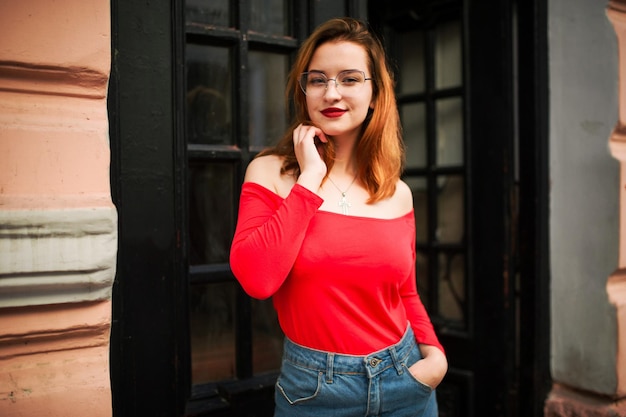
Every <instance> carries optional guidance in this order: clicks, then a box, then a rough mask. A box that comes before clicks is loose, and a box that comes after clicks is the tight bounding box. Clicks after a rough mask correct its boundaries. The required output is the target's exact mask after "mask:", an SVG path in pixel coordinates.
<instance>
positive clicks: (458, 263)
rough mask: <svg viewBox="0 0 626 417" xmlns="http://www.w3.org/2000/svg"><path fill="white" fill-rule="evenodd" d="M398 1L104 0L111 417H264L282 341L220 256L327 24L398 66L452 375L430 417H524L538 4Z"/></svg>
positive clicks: (531, 345)
mask: <svg viewBox="0 0 626 417" xmlns="http://www.w3.org/2000/svg"><path fill="white" fill-rule="evenodd" d="M404 3H405V2H402V1H395V0H387V1H384V2H382V1H369V2H366V1H352V0H345V1H332V0H324V1H319V0H316V1H307V0H300V1H287V0H284V1H283V0H263V1H255V0H243V1H241V0H239V1H235V0H216V1H201V0H186V1H182V0H176V1H172V2H128V1H120V0H114V1H112V3H111V4H112V9H111V11H112V35H113V39H112V74H111V83H110V91H109V117H110V126H111V130H110V135H111V151H112V158H111V160H112V164H111V182H112V194H113V199H114V202H115V204H116V206H117V208H118V212H119V251H118V265H117V276H116V280H115V284H114V288H113V291H114V293H113V323H112V334H111V379H112V391H113V409H114V415H115V416H116V417H119V416H148V415H149V416H164V417H165V416H167V417H170V416H184V415H188V416H192V415H198V416H199V415H204V416H270V415H272V409H273V400H272V395H273V393H272V391H273V383H274V380H275V377H276V371H277V367H278V363H277V358H278V357H279V356H280V334H279V332H277V331H276V327H275V321H274V318H273V316H272V310H271V308H269V306H268V304H267V303H259V302H256V301H254V300H251V299H250V298H248V297H247V296H245V294H243V293H242V292H241V291H240V290H239V288H238V286H237V285H236V284H235V282H234V278H233V277H232V274H231V273H230V270H229V267H228V264H227V249H228V246H229V243H230V237H231V235H232V232H233V230H234V229H233V228H234V222H235V220H236V207H237V197H238V194H239V187H240V185H241V179H242V175H243V172H244V170H245V167H246V164H247V163H248V162H249V160H250V159H251V158H252V157H253V155H254V154H255V153H256V152H257V151H258V150H259V149H261V148H262V147H263V146H265V145H267V144H268V143H270V142H271V141H272V140H273V139H275V136H277V135H279V131H280V130H281V128H282V127H283V126H284V123H285V120H286V118H287V117H288V116H287V113H286V111H287V109H284V107H282V103H281V104H280V105H279V104H276V105H275V106H274V105H272V106H267V105H263V103H279V100H281V99H282V85H283V84H284V83H283V80H284V76H285V74H286V71H287V69H288V65H289V63H290V61H291V59H292V53H293V52H294V51H295V50H296V48H297V46H298V44H299V42H300V41H301V40H302V39H303V38H304V37H305V36H306V35H308V33H310V31H311V30H312V29H313V28H314V27H315V26H316V25H317V24H319V23H321V22H323V21H325V20H326V19H328V18H330V17H333V16H340V15H349V16H355V17H360V18H365V17H366V16H368V15H369V20H370V22H371V23H372V24H373V25H374V27H375V28H376V29H377V30H379V31H380V33H381V34H383V35H384V40H385V42H386V43H387V45H388V52H389V55H390V56H391V57H393V58H394V65H396V68H395V70H396V72H397V74H398V99H399V100H398V101H399V105H400V111H401V114H402V119H403V127H404V130H405V137H406V139H407V145H408V148H409V149H408V151H409V157H408V164H407V171H406V175H405V179H406V180H407V182H408V183H409V184H410V185H411V187H412V188H413V190H414V194H415V196H416V213H417V216H418V217H417V219H416V220H417V224H418V230H419V231H418V239H417V241H418V252H419V261H418V267H419V277H418V279H419V286H420V292H421V294H422V296H423V297H424V299H425V302H426V304H427V305H428V306H429V310H430V312H431V314H432V316H433V321H434V322H435V325H436V327H437V331H438V333H439V335H440V336H441V339H442V342H443V343H444V345H445V347H446V349H447V352H448V355H449V360H450V365H451V368H450V372H449V375H448V376H447V377H446V379H445V381H444V383H443V384H442V385H441V387H440V388H439V390H438V393H439V402H440V408H441V413H440V415H441V416H464V417H471V416H517V415H525V416H530V415H534V416H539V415H540V412H541V403H542V401H543V398H544V396H545V389H546V387H547V383H546V381H547V379H546V377H545V375H546V374H547V369H546V368H547V359H546V358H547V353H548V349H547V342H546V340H547V337H546V335H547V326H548V324H547V314H546V312H545V311H546V309H547V306H546V304H545V295H546V294H547V285H548V284H547V280H546V279H545V278H546V276H547V273H546V272H545V271H546V265H547V261H546V256H545V253H547V251H546V250H545V249H546V248H545V246H546V245H545V242H546V241H547V240H546V239H545V232H546V230H547V227H546V218H547V215H546V212H547V209H546V207H547V203H546V201H547V198H546V193H547V191H546V189H547V187H545V183H546V169H545V167H546V165H545V164H546V159H547V158H546V152H545V147H546V146H547V145H546V141H545V137H546V132H545V130H546V129H545V126H546V125H545V120H546V118H545V94H546V88H545V85H546V82H547V81H546V79H545V55H544V54H545V50H544V49H545V48H544V45H545V44H544V40H545V25H543V23H545V16H546V13H545V10H544V9H545V6H540V5H539V4H540V3H541V2H540V0H536V1H528V2H520V4H519V5H518V4H516V2H514V1H503V2H501V1H499V0H488V1H487V2H485V1H481V2H480V4H479V5H476V4H475V3H477V2H472V1H467V0H466V1H465V2H462V1H461V0H457V1H455V0H440V1H421V2H414V3H416V4H417V6H415V5H413V6H411V7H406V6H405V4H404ZM542 7H543V8H542ZM268 10H269V11H271V13H270V12H268ZM537 17H539V19H537ZM444 64H445V68H444V70H441V68H440V67H441V66H442V65H444ZM279 97H280V98H279ZM259 103H261V106H259ZM269 108H271V109H274V110H275V109H279V111H267V109H269ZM259 109H261V110H259ZM264 109H265V110H264ZM283 110H284V112H283ZM520 207H521V209H520ZM520 225H521V226H520ZM521 340H523V341H524V343H523V344H522V342H521Z"/></svg>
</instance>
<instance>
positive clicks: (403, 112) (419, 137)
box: [400, 103, 426, 168]
mask: <svg viewBox="0 0 626 417" xmlns="http://www.w3.org/2000/svg"><path fill="white" fill-rule="evenodd" d="M400 120H401V121H402V130H403V132H404V133H403V134H404V143H405V145H406V164H407V167H408V168H423V167H425V166H426V106H425V105H424V104H423V103H411V104H403V105H401V106H400Z"/></svg>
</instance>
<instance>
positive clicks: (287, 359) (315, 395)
mask: <svg viewBox="0 0 626 417" xmlns="http://www.w3.org/2000/svg"><path fill="white" fill-rule="evenodd" d="M284 348H285V349H284V353H283V361H282V366H281V371H280V375H279V377H278V380H277V381H276V392H275V400H276V409H275V414H274V416H275V417H304V416H306V417H317V416H323V417H333V416H334V417H348V416H349V417H361V416H388V417H409V416H410V417H418V416H419V417H436V416H437V415H438V410H437V399H436V395H435V391H434V390H433V389H431V388H430V387H429V386H427V385H426V384H424V383H422V382H420V381H418V380H417V379H415V378H414V377H413V375H412V374H411V373H410V372H409V367H410V366H411V365H413V364H414V363H416V362H417V361H419V360H420V359H422V355H421V354H420V351H419V348H418V347H417V344H416V343H415V337H414V335H413V331H412V330H411V328H410V327H409V328H408V329H407V331H406V333H405V334H404V336H403V337H402V339H401V340H400V341H399V342H398V343H396V344H395V345H392V346H389V347H387V348H385V349H383V350H380V351H378V352H373V353H371V354H369V355H364V356H360V355H340V354H336V353H331V352H324V351H320V350H315V349H309V348H306V347H304V346H300V345H298V344H296V343H294V342H292V341H291V340H289V339H288V338H285V346H284Z"/></svg>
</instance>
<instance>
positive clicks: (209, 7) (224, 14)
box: [185, 0, 230, 27]
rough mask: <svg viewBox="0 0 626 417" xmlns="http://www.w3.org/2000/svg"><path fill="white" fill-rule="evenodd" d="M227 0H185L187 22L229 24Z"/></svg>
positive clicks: (227, 25)
mask: <svg viewBox="0 0 626 417" xmlns="http://www.w3.org/2000/svg"><path fill="white" fill-rule="evenodd" d="M229 3H230V1H229V0H211V1H206V0H185V19H186V21H187V23H205V24H209V25H215V26H226V27H229V26H230V7H229Z"/></svg>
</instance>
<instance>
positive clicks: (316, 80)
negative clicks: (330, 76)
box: [307, 75, 326, 87]
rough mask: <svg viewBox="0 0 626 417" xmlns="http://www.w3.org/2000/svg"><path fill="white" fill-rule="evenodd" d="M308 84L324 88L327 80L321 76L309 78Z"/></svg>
mask: <svg viewBox="0 0 626 417" xmlns="http://www.w3.org/2000/svg"><path fill="white" fill-rule="evenodd" d="M307 84H308V85H310V86H313V87H318V86H322V85H325V84H326V78H324V77H322V76H319V75H313V76H309V79H308V81H307Z"/></svg>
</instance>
